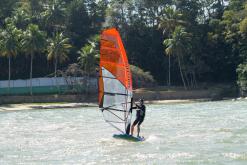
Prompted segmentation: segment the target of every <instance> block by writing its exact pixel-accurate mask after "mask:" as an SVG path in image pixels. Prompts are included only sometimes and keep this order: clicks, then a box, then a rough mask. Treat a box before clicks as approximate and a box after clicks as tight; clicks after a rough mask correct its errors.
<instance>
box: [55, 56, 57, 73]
mask: <svg viewBox="0 0 247 165" xmlns="http://www.w3.org/2000/svg"><path fill="white" fill-rule="evenodd" d="M55 77H57V56H55Z"/></svg>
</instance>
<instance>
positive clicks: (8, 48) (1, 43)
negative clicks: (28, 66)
mask: <svg viewBox="0 0 247 165" xmlns="http://www.w3.org/2000/svg"><path fill="white" fill-rule="evenodd" d="M6 22H7V24H6V28H5V29H4V30H2V31H1V32H0V52H1V55H2V56H5V57H7V58H8V61H9V76H8V90H9V91H10V79H11V58H13V57H15V56H16V55H17V51H18V49H19V40H20V35H21V31H20V30H18V29H17V28H16V27H15V26H14V25H13V24H12V23H11V21H10V20H7V21H6Z"/></svg>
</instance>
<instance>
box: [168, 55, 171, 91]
mask: <svg viewBox="0 0 247 165" xmlns="http://www.w3.org/2000/svg"><path fill="white" fill-rule="evenodd" d="M168 61H169V64H168V65H169V66H168V67H169V69H168V86H169V87H170V86H171V55H169V60H168Z"/></svg>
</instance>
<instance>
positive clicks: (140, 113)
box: [131, 99, 146, 137]
mask: <svg viewBox="0 0 247 165" xmlns="http://www.w3.org/2000/svg"><path fill="white" fill-rule="evenodd" d="M132 109H136V119H135V121H134V123H133V124H132V126H131V135H132V136H133V132H134V128H135V126H136V125H137V137H140V136H139V135H140V125H141V124H142V122H143V121H144V118H145V113H146V106H145V105H144V100H143V99H140V100H139V104H136V107H132Z"/></svg>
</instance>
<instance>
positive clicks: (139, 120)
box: [133, 117, 144, 126]
mask: <svg viewBox="0 0 247 165" xmlns="http://www.w3.org/2000/svg"><path fill="white" fill-rule="evenodd" d="M143 120H144V117H138V118H136V120H135V121H134V123H133V125H136V124H137V123H138V125H139V126H140V125H141V123H142V122H143Z"/></svg>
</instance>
